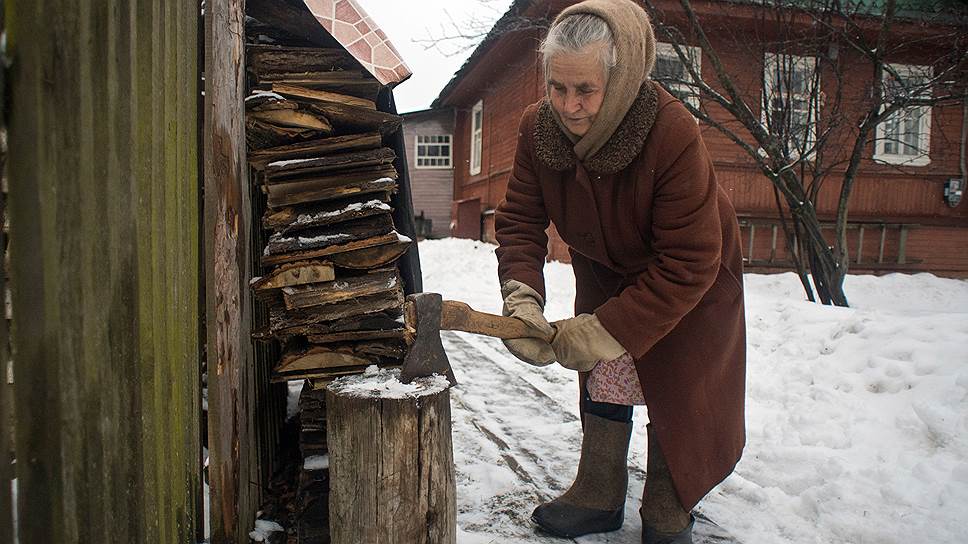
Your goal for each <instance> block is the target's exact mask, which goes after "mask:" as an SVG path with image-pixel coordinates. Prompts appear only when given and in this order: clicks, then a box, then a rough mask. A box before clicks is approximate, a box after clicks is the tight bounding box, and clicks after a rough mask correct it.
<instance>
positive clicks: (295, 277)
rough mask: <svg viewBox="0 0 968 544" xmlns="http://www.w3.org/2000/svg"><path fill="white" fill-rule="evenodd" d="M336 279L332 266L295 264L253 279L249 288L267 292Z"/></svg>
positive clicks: (313, 263)
mask: <svg viewBox="0 0 968 544" xmlns="http://www.w3.org/2000/svg"><path fill="white" fill-rule="evenodd" d="M335 279H336V271H335V270H334V269H333V265H331V264H329V263H320V262H296V263H288V264H285V265H283V266H281V267H279V268H278V269H276V270H274V271H272V272H271V273H269V274H266V275H265V276H262V277H260V278H253V279H252V281H251V282H250V287H252V289H255V290H256V291H269V290H273V289H282V288H283V287H294V286H297V285H306V284H310V283H320V282H325V281H332V280H335Z"/></svg>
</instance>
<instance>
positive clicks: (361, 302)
mask: <svg viewBox="0 0 968 544" xmlns="http://www.w3.org/2000/svg"><path fill="white" fill-rule="evenodd" d="M403 298H404V297H403V289H402V288H401V287H400V286H399V285H398V286H397V287H395V288H393V289H392V290H388V291H385V292H383V293H378V294H375V295H368V296H364V297H360V298H358V299H355V300H349V301H345V302H337V303H334V304H330V305H329V306H327V307H326V311H325V312H320V311H316V310H314V309H310V310H302V309H296V310H290V309H288V308H286V305H285V303H284V302H282V300H272V301H269V303H268V306H269V330H270V331H272V333H273V334H277V333H278V336H284V337H285V336H297V335H300V334H312V333H313V332H315V331H314V328H313V327H307V326H308V325H315V324H318V323H323V322H328V321H336V320H339V319H344V318H347V317H353V316H360V315H365V314H372V313H377V312H385V311H390V310H392V311H395V312H399V311H401V310H403Z"/></svg>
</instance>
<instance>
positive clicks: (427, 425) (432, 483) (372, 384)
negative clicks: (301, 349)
mask: <svg viewBox="0 0 968 544" xmlns="http://www.w3.org/2000/svg"><path fill="white" fill-rule="evenodd" d="M398 376H399V372H397V371H379V372H368V373H366V374H364V375H362V376H352V377H349V378H343V379H339V380H337V381H335V382H333V383H332V384H331V385H330V386H329V387H328V388H327V390H326V409H327V434H328V442H329V454H330V485H331V488H330V489H331V492H330V510H329V511H330V533H331V537H332V542H333V544H356V543H358V542H380V543H384V544H456V542H457V507H456V481H455V474H454V453H453V444H452V441H451V423H450V391H449V390H448V388H447V385H448V384H447V380H446V378H440V377H433V378H424V379H420V380H416V381H415V382H414V383H413V384H411V385H404V384H402V383H400V382H399V381H398Z"/></svg>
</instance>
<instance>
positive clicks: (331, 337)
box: [306, 329, 406, 344]
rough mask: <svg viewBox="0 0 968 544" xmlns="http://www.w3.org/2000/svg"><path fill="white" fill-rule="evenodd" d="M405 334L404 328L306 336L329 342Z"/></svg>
mask: <svg viewBox="0 0 968 544" xmlns="http://www.w3.org/2000/svg"><path fill="white" fill-rule="evenodd" d="M405 336H406V329H389V330H375V331H367V330H357V331H346V332H334V333H330V334H310V335H308V336H307V337H306V339H307V340H309V342H310V343H313V344H329V343H334V342H352V341H355V340H379V339H398V340H403V339H404V338H405Z"/></svg>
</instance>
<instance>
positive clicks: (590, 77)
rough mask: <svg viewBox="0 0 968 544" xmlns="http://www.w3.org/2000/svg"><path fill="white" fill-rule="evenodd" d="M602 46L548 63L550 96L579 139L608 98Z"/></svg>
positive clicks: (566, 55)
mask: <svg viewBox="0 0 968 544" xmlns="http://www.w3.org/2000/svg"><path fill="white" fill-rule="evenodd" d="M600 48H601V46H596V45H590V46H588V47H586V48H585V49H583V50H581V51H580V52H578V53H559V54H557V55H555V56H553V57H551V59H549V61H548V97H549V98H550V99H551V106H552V107H553V108H555V111H557V112H558V116H559V117H561V122H562V123H563V124H564V125H565V128H567V129H568V130H569V131H570V132H571V133H572V134H574V135H575V136H584V135H585V133H586V132H588V129H589V128H590V127H591V126H592V123H594V122H595V116H596V115H598V110H599V109H600V108H601V107H602V101H603V100H604V99H605V85H606V84H607V83H608V79H607V78H606V76H605V70H604V68H603V66H602V57H601V53H600Z"/></svg>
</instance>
